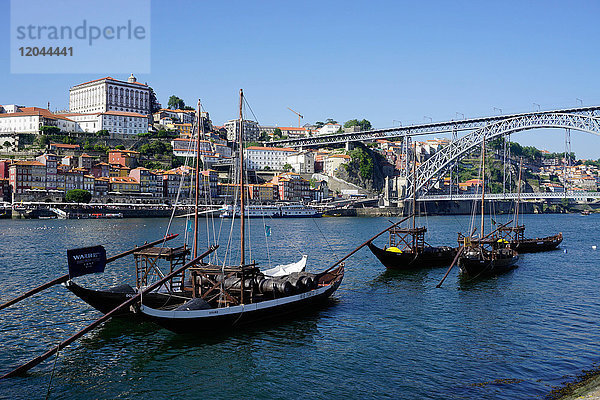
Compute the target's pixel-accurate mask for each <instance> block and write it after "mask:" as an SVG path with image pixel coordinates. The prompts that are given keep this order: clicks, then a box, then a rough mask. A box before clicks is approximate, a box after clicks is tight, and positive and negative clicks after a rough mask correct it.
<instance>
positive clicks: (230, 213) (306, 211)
mask: <svg viewBox="0 0 600 400" xmlns="http://www.w3.org/2000/svg"><path fill="white" fill-rule="evenodd" d="M234 210H235V211H234ZM244 211H245V214H246V217H248V218H263V217H270V218H319V217H321V216H322V214H321V212H319V211H318V210H317V209H316V208H313V207H310V206H305V205H304V204H273V205H248V206H245V207H244ZM239 216H240V207H239V206H236V207H235V208H234V207H233V206H232V205H226V206H224V207H223V208H222V209H221V214H220V215H219V217H221V218H234V217H239Z"/></svg>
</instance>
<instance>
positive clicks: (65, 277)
mask: <svg viewBox="0 0 600 400" xmlns="http://www.w3.org/2000/svg"><path fill="white" fill-rule="evenodd" d="M177 236H178V234H172V235H167V236H165V237H164V238H162V239H160V240H155V241H154V242H151V243H146V244H144V245H142V246H139V247H136V248H134V249H131V250H127V251H124V252H123V253H120V254H117V255H114V256H112V257H108V258H107V259H106V262H107V263H109V262H113V261H115V260H118V259H119V258H122V257H125V256H128V255H130V254H132V253H135V252H136V251H140V250H144V249H147V248H149V247H152V246H154V245H156V244H160V243H163V242H166V241H167V240H171V239H175V238H176V237H177ZM68 280H69V274H66V275H63V276H61V277H59V278H56V279H53V280H51V281H50V282H46V283H44V284H43V285H40V286H38V287H36V288H34V289H31V290H30V291H28V292H25V293H23V294H22V295H20V296H19V297H16V298H14V299H12V300H9V301H7V302H6V303H4V304H2V305H0V310H2V309H4V308H6V307H9V306H12V305H13V304H15V303H18V302H19V301H21V300H24V299H26V298H28V297H30V296H33V295H34V294H36V293H39V292H41V291H42V290H44V289H48V288H49V287H52V286H54V285H58V284H59V283H63V282H66V281H68Z"/></svg>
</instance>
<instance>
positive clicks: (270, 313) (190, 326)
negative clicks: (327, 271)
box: [140, 267, 343, 333]
mask: <svg viewBox="0 0 600 400" xmlns="http://www.w3.org/2000/svg"><path fill="white" fill-rule="evenodd" d="M339 273H341V275H337V274H339ZM331 274H333V275H336V277H335V278H334V280H333V281H332V282H331V283H329V284H328V285H326V286H320V287H318V288H317V289H313V290H311V291H308V292H304V293H299V294H296V295H292V296H287V297H281V298H277V299H273V300H265V301H262V302H257V303H251V304H245V305H239V306H231V307H223V308H210V309H203V310H192V311H176V310H161V309H156V308H152V307H150V306H148V304H147V302H146V300H145V299H144V301H143V304H142V305H141V306H140V312H141V313H142V314H144V317H145V318H147V319H149V320H151V321H153V322H155V323H157V324H158V325H160V326H162V327H163V328H166V329H168V330H171V331H173V332H176V333H211V332H216V331H222V330H227V329H230V328H233V327H237V326H242V325H250V324H253V323H256V322H259V321H265V320H268V319H273V318H279V317H283V316H287V315H290V314H294V313H299V312H303V311H310V310H313V309H314V308H315V307H317V306H318V305H320V304H323V303H324V302H325V301H326V300H327V299H328V298H329V297H330V296H331V295H332V294H333V293H334V292H335V291H336V290H337V288H338V287H339V286H340V284H341V283H342V279H343V267H340V268H338V269H336V270H335V271H333V272H332V273H331ZM321 279H322V278H321Z"/></svg>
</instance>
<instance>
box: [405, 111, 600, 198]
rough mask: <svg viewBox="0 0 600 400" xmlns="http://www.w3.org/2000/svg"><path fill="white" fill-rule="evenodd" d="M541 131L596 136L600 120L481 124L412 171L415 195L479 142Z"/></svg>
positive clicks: (530, 117) (561, 117)
mask: <svg viewBox="0 0 600 400" xmlns="http://www.w3.org/2000/svg"><path fill="white" fill-rule="evenodd" d="M543 128H558V129H573V130H577V131H582V132H587V133H592V134H594V135H600V118H598V117H595V116H593V115H584V114H570V113H541V114H527V115H521V116H516V117H512V118H507V119H503V120H500V121H497V122H493V123H491V124H488V125H485V126H483V127H481V128H479V129H477V130H475V131H473V132H471V133H469V134H467V135H465V136H463V137H461V138H460V139H458V140H455V141H453V142H451V143H450V144H449V145H448V146H446V147H444V148H442V149H441V150H440V151H438V152H437V153H435V154H434V155H433V156H432V157H430V158H429V159H427V160H426V161H425V162H424V163H423V164H421V166H419V168H418V169H417V172H416V174H417V181H416V185H415V186H416V190H417V193H419V191H423V190H424V191H425V193H426V192H427V190H428V189H429V188H428V186H427V184H428V183H429V182H434V181H435V180H437V179H438V178H439V177H440V176H441V174H442V173H444V172H446V171H447V170H448V168H449V167H450V166H452V165H453V164H454V163H455V162H456V161H458V160H460V159H461V158H462V157H463V156H464V155H465V154H468V153H469V152H470V151H471V150H472V149H473V148H475V147H477V146H478V145H480V144H481V142H482V141H484V140H486V141H488V140H493V139H495V138H497V137H500V136H504V135H509V134H512V133H515V132H521V131H526V130H532V129H543ZM413 179H414V178H413V173H412V172H410V173H409V174H408V181H409V182H413ZM412 188H413V185H412V184H411V185H408V187H407V195H408V196H410V195H412ZM422 194H423V193H422ZM408 196H407V197H408Z"/></svg>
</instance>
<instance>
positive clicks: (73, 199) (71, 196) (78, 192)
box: [65, 189, 92, 203]
mask: <svg viewBox="0 0 600 400" xmlns="http://www.w3.org/2000/svg"><path fill="white" fill-rule="evenodd" d="M65 200H66V201H67V202H68V203H89V202H90V200H92V194H91V193H90V192H88V191H87V190H83V189H72V190H69V191H68V192H67V195H66V196H65Z"/></svg>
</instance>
